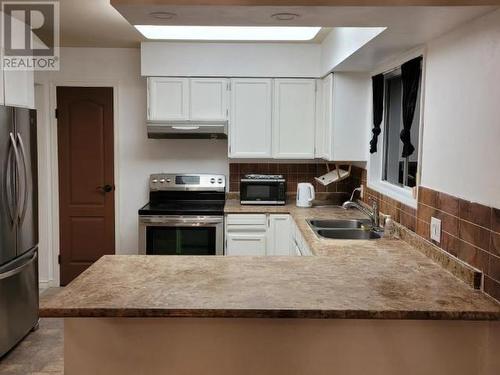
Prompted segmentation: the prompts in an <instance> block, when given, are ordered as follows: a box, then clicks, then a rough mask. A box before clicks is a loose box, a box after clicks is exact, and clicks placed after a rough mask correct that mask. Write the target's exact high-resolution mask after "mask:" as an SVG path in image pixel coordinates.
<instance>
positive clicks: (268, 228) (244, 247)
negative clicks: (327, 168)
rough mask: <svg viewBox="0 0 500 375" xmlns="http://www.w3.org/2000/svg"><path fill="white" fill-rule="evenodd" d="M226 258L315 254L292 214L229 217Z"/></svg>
mask: <svg viewBox="0 0 500 375" xmlns="http://www.w3.org/2000/svg"><path fill="white" fill-rule="evenodd" d="M225 254H226V255H247V256H261V255H282V256H283V255H285V256H287V255H292V256H295V255H298V256H302V255H311V252H310V250H309V246H308V245H307V243H306V242H305V240H304V238H303V237H302V234H301V233H300V231H299V230H298V228H297V226H296V224H295V222H294V221H293V219H292V218H291V216H290V215H288V214H230V215H227V216H226V251H225Z"/></svg>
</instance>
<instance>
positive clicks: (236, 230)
mask: <svg viewBox="0 0 500 375" xmlns="http://www.w3.org/2000/svg"><path fill="white" fill-rule="evenodd" d="M266 247H267V217H266V215H265V214H245V215H240V214H237V215H227V216H226V252H225V254H226V255H248V256H259V255H266Z"/></svg>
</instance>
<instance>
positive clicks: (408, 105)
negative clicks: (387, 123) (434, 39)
mask: <svg viewBox="0 0 500 375" xmlns="http://www.w3.org/2000/svg"><path fill="white" fill-rule="evenodd" d="M421 72H422V56H420V57H417V58H416V59H413V60H410V61H408V62H406V63H404V64H403V65H401V82H402V84H403V130H401V134H400V138H401V141H402V142H403V153H402V155H401V156H402V157H404V158H406V157H408V156H410V155H411V154H413V151H415V147H414V146H413V145H412V144H411V124H412V123H413V117H414V116H415V107H416V106H417V99H418V86H419V84H420V75H421Z"/></svg>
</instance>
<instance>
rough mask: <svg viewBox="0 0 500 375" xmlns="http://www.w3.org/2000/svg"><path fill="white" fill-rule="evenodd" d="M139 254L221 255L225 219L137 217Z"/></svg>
mask: <svg viewBox="0 0 500 375" xmlns="http://www.w3.org/2000/svg"><path fill="white" fill-rule="evenodd" d="M139 253H140V254H148V255H224V217H223V216H170V215H169V216H140V217H139Z"/></svg>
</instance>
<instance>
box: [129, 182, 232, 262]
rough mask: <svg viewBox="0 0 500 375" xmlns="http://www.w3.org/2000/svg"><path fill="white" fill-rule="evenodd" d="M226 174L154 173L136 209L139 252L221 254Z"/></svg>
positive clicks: (222, 249) (222, 250)
mask: <svg viewBox="0 0 500 375" xmlns="http://www.w3.org/2000/svg"><path fill="white" fill-rule="evenodd" d="M225 190H226V178H225V176H223V175H212V174H153V175H151V176H150V179H149V191H150V192H149V203H148V204H147V205H145V206H144V207H142V208H141V209H140V210H139V253H140V254H148V255H223V254H224V204H225V194H226V193H225Z"/></svg>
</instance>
